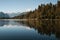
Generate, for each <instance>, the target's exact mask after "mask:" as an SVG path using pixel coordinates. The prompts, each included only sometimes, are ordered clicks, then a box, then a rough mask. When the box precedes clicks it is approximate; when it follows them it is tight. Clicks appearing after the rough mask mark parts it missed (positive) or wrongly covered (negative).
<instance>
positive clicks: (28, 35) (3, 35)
mask: <svg viewBox="0 0 60 40" xmlns="http://www.w3.org/2000/svg"><path fill="white" fill-rule="evenodd" d="M57 23H58V24H57ZM59 23H60V21H54V20H52V21H51V20H42V21H40V20H28V21H11V20H0V39H4V40H5V39H6V40H10V39H11V40H18V39H20V40H58V39H59V38H60V28H59V27H60V25H59ZM52 24H53V25H52Z"/></svg>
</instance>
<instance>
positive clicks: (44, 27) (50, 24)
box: [18, 20, 60, 39]
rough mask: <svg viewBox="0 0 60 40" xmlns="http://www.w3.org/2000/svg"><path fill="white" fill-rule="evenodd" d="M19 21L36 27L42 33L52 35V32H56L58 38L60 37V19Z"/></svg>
mask: <svg viewBox="0 0 60 40" xmlns="http://www.w3.org/2000/svg"><path fill="white" fill-rule="evenodd" d="M18 23H20V24H24V25H27V26H28V27H30V28H34V29H35V30H37V31H38V33H39V34H41V35H44V34H46V35H49V36H51V34H54V35H55V36H56V38H57V39H60V20H42V21H41V20H28V21H20V22H18Z"/></svg>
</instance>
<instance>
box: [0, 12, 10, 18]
mask: <svg viewBox="0 0 60 40" xmlns="http://www.w3.org/2000/svg"><path fill="white" fill-rule="evenodd" d="M7 18H9V15H8V14H5V13H3V12H0V19H7Z"/></svg>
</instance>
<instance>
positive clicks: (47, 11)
mask: <svg viewBox="0 0 60 40" xmlns="http://www.w3.org/2000/svg"><path fill="white" fill-rule="evenodd" d="M13 18H14V19H60V2H58V3H57V4H52V3H50V4H46V5H44V4H41V5H39V6H38V8H37V9H35V10H33V11H30V12H26V14H23V15H18V16H16V17H13Z"/></svg>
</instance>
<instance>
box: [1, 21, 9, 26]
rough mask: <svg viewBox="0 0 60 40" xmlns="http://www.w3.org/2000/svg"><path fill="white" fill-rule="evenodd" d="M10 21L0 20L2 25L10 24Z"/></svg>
mask: <svg viewBox="0 0 60 40" xmlns="http://www.w3.org/2000/svg"><path fill="white" fill-rule="evenodd" d="M8 23H9V21H8V20H7V21H6V20H0V27H2V26H4V25H8Z"/></svg>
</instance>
